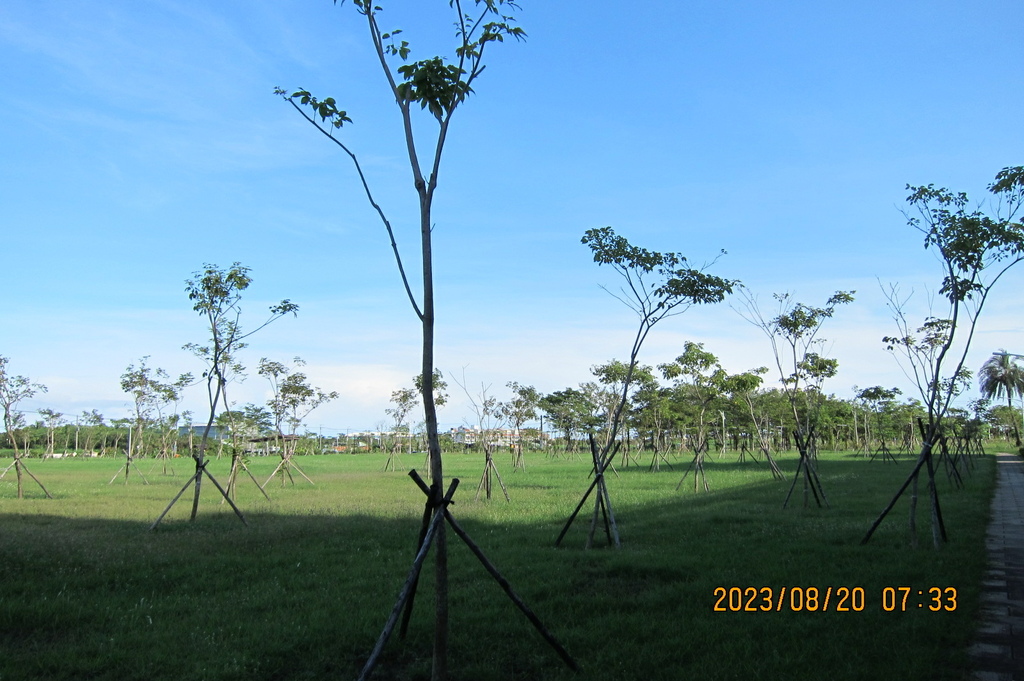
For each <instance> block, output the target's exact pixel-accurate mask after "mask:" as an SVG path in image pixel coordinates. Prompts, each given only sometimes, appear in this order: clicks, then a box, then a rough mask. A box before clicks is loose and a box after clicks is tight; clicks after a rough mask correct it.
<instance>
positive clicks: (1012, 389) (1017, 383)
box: [978, 349, 1024, 447]
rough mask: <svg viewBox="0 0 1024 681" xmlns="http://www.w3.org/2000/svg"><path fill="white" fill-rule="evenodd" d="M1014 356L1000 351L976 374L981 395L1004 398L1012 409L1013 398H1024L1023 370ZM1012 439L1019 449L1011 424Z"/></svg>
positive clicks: (1016, 434)
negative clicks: (1016, 396) (1017, 396)
mask: <svg viewBox="0 0 1024 681" xmlns="http://www.w3.org/2000/svg"><path fill="white" fill-rule="evenodd" d="M1014 357H1015V356H1014V355H1011V354H1010V353H1008V352H1006V351H1005V350H1002V349H1000V350H999V352H996V353H993V354H992V356H991V357H989V358H988V360H987V361H986V362H985V363H984V364H982V365H981V371H980V372H979V373H978V387H979V388H980V390H981V394H982V395H983V396H984V397H986V398H988V399H991V398H992V397H1002V396H1003V395H1005V396H1006V405H1007V406H1008V407H1010V409H1011V410H1012V409H1013V396H1014V395H1020V396H1024V368H1022V367H1021V366H1020V365H1018V364H1017V362H1016V360H1015V359H1014ZM1013 437H1014V439H1015V440H1016V442H1017V446H1018V447H1020V444H1021V443H1020V430H1019V429H1018V428H1017V423H1016V421H1014V424H1013Z"/></svg>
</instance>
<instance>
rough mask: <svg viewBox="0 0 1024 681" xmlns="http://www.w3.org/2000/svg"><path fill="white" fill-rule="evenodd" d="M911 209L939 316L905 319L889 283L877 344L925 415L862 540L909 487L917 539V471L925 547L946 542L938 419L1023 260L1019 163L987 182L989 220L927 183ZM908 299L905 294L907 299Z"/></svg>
mask: <svg viewBox="0 0 1024 681" xmlns="http://www.w3.org/2000/svg"><path fill="white" fill-rule="evenodd" d="M907 189H908V190H909V191H910V195H909V196H908V197H907V203H908V204H909V205H910V209H909V210H907V211H904V216H905V217H906V218H907V223H908V224H909V225H910V227H912V228H914V229H916V230H917V231H919V232H920V233H921V234H923V235H924V245H925V248H928V249H931V250H932V251H933V252H934V253H935V255H936V256H937V260H938V261H939V264H940V265H941V267H942V285H941V287H940V288H939V294H940V296H941V297H942V299H943V300H944V301H945V302H944V306H945V309H944V311H943V312H942V313H941V316H937V315H935V314H930V315H928V316H927V317H926V318H925V319H924V321H923V322H922V323H919V324H920V325H918V323H913V322H911V321H910V319H909V313H908V312H907V303H908V301H909V298H910V295H904V294H902V293H901V292H900V289H899V287H898V286H896V285H890V286H889V287H888V289H887V290H886V295H887V297H888V299H889V307H890V309H891V310H892V312H893V317H894V319H895V322H896V326H897V329H898V333H897V335H895V336H886V337H884V338H883V339H882V342H883V343H885V345H886V348H887V349H888V350H889V351H890V352H892V353H893V354H894V355H895V356H896V357H897V360H898V361H899V362H900V366H901V367H902V368H903V371H904V373H905V374H906V375H907V376H908V377H909V378H910V379H911V380H912V381H913V382H914V384H915V385H916V386H917V389H918V392H919V394H920V396H921V400H922V402H923V404H924V408H925V411H926V412H927V416H926V417H925V418H924V419H922V420H921V421H920V422H919V424H920V431H921V450H920V453H919V454H918V458H917V463H916V464H915V466H914V469H913V470H912V471H911V473H910V475H909V476H908V477H907V479H906V481H905V482H904V483H903V485H902V486H901V487H900V489H899V490H898V491H897V492H896V494H895V495H894V496H893V498H892V500H891V501H890V502H889V504H888V505H887V506H886V508H885V509H884V510H883V511H882V513H881V514H880V515H879V516H878V518H877V519H876V520H875V522H874V523H873V524H872V525H871V527H870V528H869V529H868V532H867V534H866V535H865V536H864V538H863V539H862V540H861V543H862V544H864V543H867V542H868V541H870V539H871V536H872V535H873V534H874V532H875V530H876V529H877V528H878V526H879V525H881V523H882V521H883V520H884V519H885V517H886V516H887V515H888V513H889V512H890V511H891V510H892V508H893V507H894V506H895V504H896V502H897V500H898V499H899V498H900V497H901V496H902V495H903V493H904V492H905V491H906V490H907V488H908V487H911V486H913V488H912V497H911V504H910V506H911V508H910V515H909V521H908V524H909V530H910V541H911V543H912V544H915V543H916V541H917V532H916V512H917V504H916V501H917V482H918V477H919V475H920V473H921V471H922V469H924V470H927V474H928V496H929V501H930V506H931V530H932V544H933V545H934V546H935V547H936V548H938V547H939V546H940V545H941V544H942V543H944V542H945V541H947V535H946V527H945V523H944V521H943V519H942V509H941V505H940V503H939V495H938V489H937V488H936V485H935V467H934V465H933V458H932V453H933V450H934V448H935V447H936V445H938V444H939V442H940V439H941V438H942V436H943V421H944V419H945V418H946V415H947V414H948V413H949V410H950V408H951V405H952V402H953V400H954V399H955V398H956V397H957V396H958V395H960V394H961V393H962V392H963V391H964V390H965V389H966V388H967V386H968V385H969V383H970V380H971V372H970V371H969V370H968V368H967V353H968V351H969V350H970V348H971V343H972V341H973V340H974V333H975V331H976V329H977V326H978V321H979V319H980V318H981V314H982V312H983V310H984V308H985V303H986V302H987V301H988V298H989V295H990V294H991V292H992V289H993V288H994V287H995V285H996V284H997V283H998V282H999V280H1000V279H1001V278H1002V276H1003V275H1004V274H1006V272H1007V271H1008V270H1009V269H1010V268H1011V267H1013V266H1014V265H1016V264H1017V263H1019V262H1020V261H1021V260H1022V259H1024V226H1022V225H1021V223H1020V221H1019V219H1018V215H1019V213H1020V210H1021V208H1022V205H1024V166H1015V167H1008V168H1004V169H1002V170H1001V171H999V173H997V174H996V177H995V181H994V182H993V183H992V184H990V185H989V187H988V189H989V192H990V193H991V194H992V196H993V204H994V208H995V213H994V215H991V216H990V215H986V214H985V213H984V212H982V210H981V209H980V208H975V209H972V208H970V204H969V200H968V198H967V194H965V193H963V192H951V191H950V190H948V189H945V188H936V187H935V186H934V185H927V186H911V185H907ZM911 295H912V294H911Z"/></svg>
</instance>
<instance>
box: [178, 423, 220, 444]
mask: <svg viewBox="0 0 1024 681" xmlns="http://www.w3.org/2000/svg"><path fill="white" fill-rule="evenodd" d="M205 430H206V426H178V437H188V436H189V434H191V435H192V437H194V438H200V437H202V436H203V431H205ZM229 437H231V431H230V430H228V429H227V428H224V427H222V426H217V425H213V426H210V439H211V440H227V439H228V438H229Z"/></svg>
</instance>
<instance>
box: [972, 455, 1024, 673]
mask: <svg viewBox="0 0 1024 681" xmlns="http://www.w3.org/2000/svg"><path fill="white" fill-rule="evenodd" d="M996 468H997V470H998V475H999V478H998V482H997V484H996V494H995V497H994V498H993V499H992V521H991V522H990V523H989V526H988V536H987V538H986V541H985V544H986V547H987V549H988V563H989V565H988V573H987V574H986V575H985V581H984V582H983V583H982V592H981V626H980V627H979V629H978V634H977V637H976V639H975V641H976V642H975V643H974V644H973V645H972V646H971V647H970V650H969V653H970V656H971V663H972V667H973V669H974V670H975V671H974V673H973V675H972V677H971V678H972V679H974V680H975V681H1024V459H1021V458H1020V457H1019V456H1016V455H1014V454H996Z"/></svg>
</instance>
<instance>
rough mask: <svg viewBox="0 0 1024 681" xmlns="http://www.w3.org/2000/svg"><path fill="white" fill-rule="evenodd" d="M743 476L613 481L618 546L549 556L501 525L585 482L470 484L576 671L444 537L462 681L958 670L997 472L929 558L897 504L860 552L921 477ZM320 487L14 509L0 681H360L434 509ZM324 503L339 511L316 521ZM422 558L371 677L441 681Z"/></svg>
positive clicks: (843, 463)
mask: <svg viewBox="0 0 1024 681" xmlns="http://www.w3.org/2000/svg"><path fill="white" fill-rule="evenodd" d="M783 463H784V464H793V463H794V462H791V461H790V462H783ZM749 465H750V464H746V466H749ZM743 466H744V464H738V465H737V464H735V463H733V464H729V463H726V462H723V463H721V464H718V463H717V462H711V461H709V462H708V464H707V468H708V476H709V480H710V481H711V483H712V484H714V483H715V476H716V475H717V476H719V480H720V481H721V484H722V485H723V489H721V490H717V491H712V492H711V493H703V492H701V493H698V494H694V493H693V492H692V491H684V490H680V491H679V492H673V491H672V487H673V486H674V484H675V481H676V480H677V479H678V477H679V475H680V473H679V472H678V471H662V472H660V473H653V474H646V475H645V476H634V475H623V476H622V478H621V479H620V480H616V479H615V478H614V476H610V477H609V486H610V491H611V494H612V499H613V502H614V503H615V504H616V506H615V508H616V512H617V516H618V518H619V522H620V529H621V531H622V535H623V542H624V548H623V549H622V550H620V551H615V550H611V549H601V550H591V551H585V550H582V549H581V548H580V547H581V546H582V544H583V540H584V538H585V534H586V531H587V529H588V525H589V517H587V518H581V519H580V521H578V525H579V526H578V527H574V529H573V531H572V532H571V533H570V534H569V535H568V536H567V538H566V541H565V548H562V549H557V550H556V549H554V548H553V546H552V544H553V541H554V537H555V535H556V533H557V530H558V529H559V528H560V522H555V521H551V520H550V519H545V520H538V521H531V520H529V519H527V520H525V521H524V520H522V519H517V520H516V522H507V521H504V520H502V519H501V518H502V514H504V513H510V512H512V511H515V510H516V503H521V504H526V503H532V504H535V505H536V506H537V509H536V511H535V512H536V513H537V515H538V517H545V518H550V517H553V516H554V515H555V514H556V511H557V510H558V509H560V508H561V507H562V506H564V505H565V504H566V503H568V502H567V501H566V500H567V499H568V500H570V501H571V502H572V503H575V501H577V500H578V496H576V495H577V494H582V491H583V488H585V482H584V480H583V479H582V478H581V479H579V480H576V479H573V478H571V477H569V478H565V477H564V476H561V477H559V478H558V479H550V480H544V479H543V478H542V477H541V476H540V475H539V474H538V475H537V478H536V479H531V478H528V477H525V476H524V477H523V478H522V484H519V483H517V482H515V479H514V478H513V480H512V481H509V484H510V492H512V493H513V495H514V496H513V499H514V500H515V499H517V497H516V496H515V495H516V494H519V495H520V497H519V498H523V497H528V495H529V494H531V493H532V494H535V495H537V496H536V497H528V498H529V499H531V501H528V502H527V501H520V502H516V501H514V502H513V504H505V503H504V501H502V502H500V503H495V502H492V503H490V504H484V503H481V504H472V503H470V502H469V501H468V500H469V499H470V498H471V496H472V493H473V490H470V489H466V488H465V486H464V488H463V489H462V490H461V491H460V493H459V494H457V496H456V499H457V500H459V499H461V500H462V501H461V502H460V504H457V505H456V506H455V507H454V513H455V515H456V517H458V518H459V520H460V522H461V523H462V525H463V526H464V527H465V528H466V529H467V530H468V531H469V533H470V534H471V535H472V536H473V537H474V539H475V540H476V541H477V543H479V544H480V545H481V546H482V547H483V549H484V550H485V551H486V552H487V554H488V556H489V557H490V558H491V560H492V561H493V562H494V563H495V564H496V565H497V566H498V567H499V569H501V570H502V571H503V572H504V574H505V576H506V577H507V578H508V579H509V580H510V582H511V583H512V584H513V586H514V588H515V589H516V590H517V591H518V592H519V593H520V594H521V595H522V596H523V598H524V599H525V600H526V601H527V602H528V603H529V604H530V605H531V607H533V608H534V609H535V610H536V611H537V613H538V615H539V616H540V617H541V619H542V620H544V622H545V624H546V625H547V626H548V627H549V629H551V630H552V631H553V632H554V633H555V635H556V636H558V637H559V638H560V639H561V641H562V642H563V644H564V645H565V646H566V648H567V649H568V650H569V651H570V653H572V654H574V655H575V656H576V657H577V659H579V660H580V662H581V664H582V665H583V667H584V672H583V674H582V675H581V676H580V677H577V676H573V675H572V674H571V673H570V672H568V670H566V669H565V668H564V667H563V666H562V663H561V662H560V661H559V660H558V659H557V657H556V656H555V655H554V654H553V653H552V652H551V651H550V650H549V649H548V648H547V647H546V645H545V644H544V642H543V641H542V640H541V639H540V638H539V636H537V635H536V634H535V632H534V631H533V629H532V628H531V627H530V626H529V624H528V623H527V622H526V621H525V619H524V618H522V617H521V616H520V615H519V613H518V611H517V610H515V609H514V608H513V606H512V605H511V604H510V603H509V602H508V600H507V599H506V597H505V596H504V594H503V593H502V592H501V591H500V590H499V589H498V587H497V585H495V584H494V582H493V581H492V580H491V579H490V577H489V576H487V575H486V574H485V573H484V571H483V569H482V568H481V567H480V566H479V564H478V563H477V562H476V560H475V558H474V557H473V556H472V555H471V554H470V553H469V552H468V550H466V549H465V547H463V546H461V544H460V543H459V542H458V540H457V538H455V537H454V536H452V535H449V536H450V539H449V542H450V545H451V551H452V558H451V564H452V568H451V569H452V575H451V583H452V619H451V641H452V653H451V656H452V668H453V673H452V678H453V679H484V680H487V679H496V680H498V679H500V680H505V679H520V678H531V679H569V678H587V679H627V680H628V679H677V678H683V677H688V676H699V677H701V678H705V679H727V678H745V679H746V678H750V679H758V678H764V679H777V678H817V677H819V676H821V675H823V674H827V675H828V676H829V677H831V678H834V679H855V678H857V679H859V678H869V677H871V678H904V679H934V678H950V679H952V678H959V677H960V675H961V674H962V671H963V666H964V664H965V662H964V660H965V658H964V655H963V651H964V649H965V647H966V644H967V641H968V640H969V636H970V632H971V630H972V623H973V619H972V617H973V612H974V608H975V607H976V602H977V585H978V583H979V582H980V578H981V572H982V570H983V568H984V558H983V548H979V547H983V537H984V531H983V530H984V524H985V520H986V517H987V516H986V513H985V509H984V508H983V507H984V506H985V504H984V503H983V502H984V501H985V500H986V499H987V497H986V494H987V493H988V488H987V487H986V486H985V480H984V479H983V478H984V475H978V474H977V473H976V474H975V475H974V476H973V477H972V479H971V481H969V482H968V487H967V489H965V490H963V491H961V492H957V493H956V494H944V497H943V498H944V502H946V504H947V505H946V507H945V508H946V509H947V515H948V517H949V522H950V531H951V536H952V537H953V542H952V543H951V544H950V545H949V546H947V547H945V548H944V549H943V550H942V551H941V552H934V551H930V550H918V551H910V550H907V549H906V548H905V543H906V542H905V540H906V537H905V529H904V527H903V525H904V524H905V515H903V514H902V513H901V514H900V515H899V519H898V520H897V519H896V518H894V519H893V522H892V523H890V524H889V525H888V526H884V531H882V532H880V534H879V536H878V537H877V538H876V541H875V543H873V544H872V545H869V546H868V547H859V546H857V545H856V541H858V540H859V538H860V536H861V534H862V533H863V532H864V530H865V529H866V527H867V524H868V523H869V522H870V520H871V519H872V518H873V517H874V514H877V512H878V510H880V508H881V505H882V504H884V503H885V502H886V501H888V497H889V495H891V494H892V492H893V491H894V490H895V486H894V482H895V481H896V480H900V481H901V479H902V477H903V476H905V475H906V474H907V473H908V472H909V469H908V468H907V467H902V468H898V467H895V466H892V465H889V466H888V467H885V466H882V465H881V464H866V463H865V462H864V461H863V460H855V459H854V460H845V459H843V460H828V461H822V462H821V465H820V466H819V472H820V474H821V476H822V482H823V485H824V486H825V489H826V492H827V493H830V499H831V500H832V502H833V508H832V509H828V510H818V509H816V508H814V509H803V508H791V509H789V510H786V511H782V510H781V500H782V496H783V495H784V493H785V489H786V487H787V485H788V484H789V481H788V479H787V480H786V481H783V482H778V481H772V480H771V479H770V478H769V477H767V471H765V470H762V471H760V473H761V474H763V475H764V476H765V478H764V479H749V480H748V479H747V477H746V476H747V470H746V469H745V468H744V467H743ZM624 470H628V469H624ZM754 470H755V471H756V470H757V469H754ZM620 472H622V471H620ZM691 475H692V473H691ZM545 482H546V483H547V484H543V483H545ZM398 483H402V484H404V485H410V486H411V483H409V482H408V481H404V482H403V481H398ZM398 483H394V485H397V484H398ZM727 483H728V484H727ZM388 484H389V485H392V484H393V483H388ZM327 485H328V483H327V482H325V483H324V485H322V486H321V487H320V488H318V489H317V490H312V489H308V490H307V489H305V488H297V489H294V490H291V491H289V492H288V493H287V495H286V494H285V493H282V497H287V499H292V498H294V499H300V498H307V497H311V496H312V495H320V496H319V497H317V498H318V501H317V506H316V509H315V510H302V508H301V507H295V508H291V509H289V510H288V511H287V512H285V511H282V510H274V509H269V508H263V509H259V510H256V511H248V512H247V517H248V519H249V522H250V526H249V527H248V528H246V527H243V526H241V525H240V524H239V523H238V521H237V520H236V519H235V518H234V517H233V516H232V515H230V512H229V511H223V512H222V511H219V510H214V511H212V512H211V511H210V510H209V508H208V507H205V509H204V513H203V515H201V517H200V519H199V521H198V522H197V523H188V522H184V521H176V522H171V523H167V524H166V525H164V526H161V528H160V529H159V530H158V531H157V532H149V531H148V526H149V522H148V521H140V520H119V519H112V518H103V517H94V518H81V517H68V516H64V515H60V513H61V512H62V511H65V512H67V507H68V504H52V503H51V504H50V505H49V506H46V507H45V508H44V512H40V511H39V510H38V508H37V509H36V510H35V511H33V512H32V513H16V512H11V513H2V514H0V528H3V529H2V532H0V560H2V561H3V563H2V564H3V565H4V567H5V573H4V575H5V581H4V585H5V586H4V590H3V592H2V595H0V598H2V600H0V676H4V677H7V678H33V679H79V678H90V679H119V680H120V679H147V680H160V679H181V678H189V679H218V680H219V679H239V680H240V679H247V680H257V681H259V680H262V679H307V678H308V679H320V678H327V677H332V678H333V677H341V678H355V676H356V675H357V674H358V671H359V669H360V668H361V666H362V664H363V662H365V659H366V656H367V655H368V654H369V651H370V649H371V647H372V645H373V643H374V641H375V640H376V637H377V635H378V634H379V632H380V628H381V626H382V625H383V622H384V620H385V618H386V616H387V613H388V612H389V610H390V608H391V606H392V605H393V603H394V599H395V597H396V595H397V592H398V589H399V587H400V585H401V583H402V582H403V581H404V579H405V577H406V574H407V572H408V569H409V566H410V564H411V559H412V555H413V552H414V548H415V547H414V546H413V543H414V542H415V537H416V533H417V530H418V525H419V521H418V518H417V516H418V514H419V512H420V510H421V509H422V506H418V507H417V504H416V503H414V502H412V501H410V503H409V504H408V505H409V506H411V508H409V509H408V513H407V515H406V516H405V517H382V516H381V515H379V514H374V513H364V512H358V511H354V510H352V505H351V504H352V503H353V502H351V499H350V497H351V496H352V495H353V494H354V492H352V491H351V489H350V488H349V489H346V488H345V487H340V488H339V490H338V491H337V493H336V496H331V495H332V494H333V493H332V492H331V491H330V490H329V489H328V490H327V491H324V487H325V486H327ZM577 485H578V486H579V487H580V488H581V489H579V490H578V491H577V490H576V489H575V487H576V486H577ZM393 488H394V489H397V487H394V486H393V487H388V489H393ZM651 488H653V489H651ZM552 490H554V491H553V492H552ZM414 492H415V494H418V491H415V490H414ZM140 493H141V492H140ZM146 494H147V496H149V495H153V496H159V495H158V494H153V493H152V492H146ZM415 494H410V495H409V497H408V498H409V499H410V500H413V499H415ZM288 495H290V496H288ZM346 495H347V496H346ZM328 497H329V498H333V499H335V503H336V504H337V511H336V512H327V511H324V510H323V506H324V505H325V504H327V503H328V502H327V498H328ZM346 498H349V501H346ZM287 499H286V500H287ZM533 499H536V500H533ZM281 503H285V502H284V501H283V502H281ZM360 503H362V502H360ZM545 504H547V506H545ZM40 506H41V505H40ZM310 508H313V507H312V506H310ZM587 508H590V506H589V505H588V507H587ZM530 513H531V512H529V511H528V512H527V516H528V515H529V514H530ZM562 519H563V520H564V517H563V518H562ZM979 556H982V557H980V558H979ZM427 565H428V567H427V568H426V569H425V573H424V576H423V578H422V579H421V593H420V596H419V599H418V607H417V613H416V615H415V616H414V618H413V623H412V627H411V630H410V635H409V638H408V639H407V640H406V641H404V642H403V641H397V640H393V641H392V642H391V643H390V644H389V646H388V648H387V651H386V654H385V658H384V660H383V662H382V666H381V667H380V668H379V672H378V674H377V675H376V676H375V678H381V679H420V678H428V677H429V651H430V645H431V644H430V639H431V617H430V613H429V610H430V605H431V602H432V590H431V584H432V574H431V568H430V567H429V566H430V561H428V563H427ZM844 586H845V587H847V588H853V587H861V588H863V589H864V593H865V607H864V608H863V609H862V610H861V611H852V610H851V611H847V612H837V611H835V610H832V611H827V612H822V611H821V608H820V605H819V606H818V608H817V609H815V610H811V609H810V605H809V603H807V602H805V601H802V602H801V603H800V606H801V607H800V609H796V608H795V606H796V605H797V604H796V602H795V601H789V602H787V603H785V604H784V606H783V607H780V608H779V609H777V610H775V609H771V611H770V612H763V611H760V610H756V611H755V612H734V611H732V609H731V608H730V600H729V598H728V594H729V590H730V589H733V588H738V589H740V592H739V593H740V594H741V595H742V596H743V598H741V599H740V600H738V601H736V603H739V604H742V603H741V601H744V600H745V599H746V594H747V593H748V589H750V588H753V589H755V592H757V593H758V594H760V593H761V592H760V591H759V590H761V589H770V590H772V592H773V593H774V595H775V596H776V597H777V596H778V594H779V593H780V591H781V588H782V587H788V588H790V589H792V588H793V587H801V588H802V589H805V590H806V589H810V588H816V589H819V590H820V592H821V593H822V594H823V593H824V592H825V590H826V589H828V588H829V587H834V588H838V587H844ZM886 586H912V587H914V588H915V589H916V588H922V589H927V588H928V587H930V586H943V587H944V586H954V587H957V588H958V589H959V590H960V593H961V600H960V607H959V608H958V609H957V610H956V611H955V612H939V613H931V612H928V611H924V610H919V609H917V608H913V609H911V610H909V611H908V612H886V611H885V610H884V609H883V608H882V602H881V593H882V589H883V588H885V587H886ZM718 588H722V589H724V590H725V591H724V593H725V594H726V595H727V597H726V598H725V600H724V601H723V600H722V599H721V598H718V597H717V596H716V593H715V590H716V589H718ZM790 593H792V592H790ZM807 593H809V592H807ZM716 603H718V604H719V605H723V603H724V610H725V611H724V612H716V611H715V610H714V606H715V604H716ZM759 604H760V603H759V602H755V605H759ZM833 607H834V605H833Z"/></svg>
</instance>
